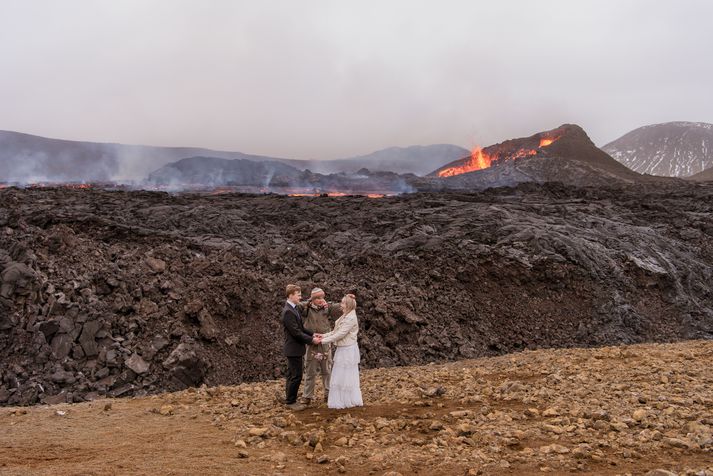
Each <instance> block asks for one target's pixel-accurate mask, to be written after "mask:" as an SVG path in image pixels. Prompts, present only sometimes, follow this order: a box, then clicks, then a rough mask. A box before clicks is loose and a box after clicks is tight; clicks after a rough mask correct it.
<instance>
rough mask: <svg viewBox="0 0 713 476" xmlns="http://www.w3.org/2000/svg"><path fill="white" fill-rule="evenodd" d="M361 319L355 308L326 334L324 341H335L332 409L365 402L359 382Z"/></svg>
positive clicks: (331, 396)
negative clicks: (358, 334)
mask: <svg viewBox="0 0 713 476" xmlns="http://www.w3.org/2000/svg"><path fill="white" fill-rule="evenodd" d="M358 332H359V322H358V321H357V316H356V312H355V311H351V312H349V313H348V314H346V315H344V316H342V317H340V318H339V319H337V321H336V322H335V324H334V330H333V331H332V332H329V333H327V334H324V338H323V339H322V342H323V343H330V342H334V343H335V344H336V346H337V350H336V351H335V353H334V364H333V366H332V377H331V380H330V382H329V398H328V400H327V406H328V407H329V408H335V409H341V408H352V407H361V406H363V405H364V402H363V400H362V396H361V386H360V383H359V362H360V361H361V355H360V353H359V345H358V344H357V333H358Z"/></svg>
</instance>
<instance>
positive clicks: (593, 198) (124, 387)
mask: <svg viewBox="0 0 713 476" xmlns="http://www.w3.org/2000/svg"><path fill="white" fill-rule="evenodd" d="M711 265H713V185H697V184H688V183H677V182H675V183H669V184H649V185H646V184H627V185H624V184H615V186H613V187H608V188H607V187H597V188H593V187H591V188H588V187H582V188H575V187H570V186H565V185H561V184H556V183H549V184H545V185H536V184H521V185H519V186H517V187H515V188H500V189H491V190H487V191H485V192H480V193H441V194H413V195H402V196H397V197H387V198H381V199H369V198H366V197H339V198H326V197H314V198H309V197H287V196H276V195H263V196H259V195H239V194H225V195H216V196H210V195H198V194H180V195H170V194H167V193H159V192H123V191H101V190H74V189H66V188H56V189H16V188H6V189H2V190H0V273H1V274H0V276H1V278H2V287H1V289H0V403H1V404H34V403H38V402H58V401H81V400H84V399H92V398H96V397H97V396H100V395H110V396H122V395H140V394H145V393H154V392H160V391H164V390H170V389H177V388H183V387H185V386H189V385H200V384H202V383H207V384H209V385H212V384H227V383H236V382H241V381H248V380H260V379H268V378H274V377H276V376H279V375H280V374H281V368H282V365H283V360H284V359H283V358H282V356H281V342H282V330H281V327H280V324H279V322H278V313H279V310H280V307H281V303H282V299H283V296H282V292H283V289H284V286H285V285H286V284H288V283H291V282H297V283H299V284H300V285H302V288H303V290H304V292H305V293H306V292H308V291H309V289H310V288H311V287H312V286H313V285H315V284H318V285H320V286H322V287H324V288H325V289H326V291H327V294H328V297H329V298H330V299H332V300H338V299H339V298H340V297H341V295H342V294H343V293H345V292H348V291H352V292H355V293H356V295H357V298H358V306H359V309H358V311H359V316H360V323H361V333H360V345H361V349H362V355H363V364H364V365H365V366H368V367H374V366H392V365H400V364H417V363H425V362H432V361H445V360H452V359H459V358H468V357H475V356H483V355H492V354H500V353H505V352H512V351H518V350H523V349H534V348H540V347H568V346H593V345H603V344H621V343H632V342H644V341H657V342H661V341H673V340H677V339H687V338H710V337H711V336H713V293H712V292H711V291H712V290H711V282H713V280H712V279H711V278H713V276H712V274H713V273H712V271H711V269H712V268H711Z"/></svg>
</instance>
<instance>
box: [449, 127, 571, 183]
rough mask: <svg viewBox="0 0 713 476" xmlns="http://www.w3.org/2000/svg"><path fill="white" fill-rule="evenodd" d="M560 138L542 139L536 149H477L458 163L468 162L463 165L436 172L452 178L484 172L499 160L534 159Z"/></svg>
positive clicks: (526, 147)
mask: <svg viewBox="0 0 713 476" xmlns="http://www.w3.org/2000/svg"><path fill="white" fill-rule="evenodd" d="M557 139H559V137H546V136H545V137H541V138H540V139H539V145H538V146H537V147H536V148H530V147H528V146H523V147H520V148H517V149H515V150H508V149H506V150H504V151H502V152H501V151H497V150H493V149H494V148H496V147H497V146H491V147H488V148H487V149H488V150H484V149H482V148H481V147H475V148H474V149H473V152H471V154H470V157H469V158H466V159H460V160H459V161H456V162H462V161H463V160H466V162H465V163H463V164H462V165H452V166H449V165H450V164H449V165H446V166H445V167H442V168H440V169H439V170H437V171H436V174H437V175H438V177H452V176H454V175H460V174H465V173H468V172H474V171H476V170H483V169H487V168H488V167H490V166H491V165H492V164H493V163H494V162H497V161H499V160H514V159H520V158H523V157H532V156H534V155H537V154H538V152H540V150H541V149H542V148H543V147H547V146H549V145H550V144H552V143H553V142H555V141H556V140H557Z"/></svg>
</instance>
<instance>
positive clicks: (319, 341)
mask: <svg viewBox="0 0 713 476" xmlns="http://www.w3.org/2000/svg"><path fill="white" fill-rule="evenodd" d="M312 343H313V344H321V343H322V338H321V337H318V336H314V337H313V338H312Z"/></svg>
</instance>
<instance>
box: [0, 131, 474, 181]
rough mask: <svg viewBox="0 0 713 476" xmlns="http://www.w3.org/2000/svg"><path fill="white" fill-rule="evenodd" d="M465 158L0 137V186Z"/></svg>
mask: <svg viewBox="0 0 713 476" xmlns="http://www.w3.org/2000/svg"><path fill="white" fill-rule="evenodd" d="M464 153H467V150H466V149H463V148H461V147H458V146H455V145H450V144H435V145H427V146H411V147H391V148H388V149H384V150H379V151H376V152H373V153H370V154H366V155H361V156H356V157H350V158H345V159H334V160H297V159H289V158H280V157H269V156H262V155H254V154H245V153H242V152H232V151H219V150H211V149H205V148H198V147H160V146H144V145H126V144H117V143H102V142H82V141H71V140H63V139H51V138H47V137H41V136H36V135H31V134H24V133H20V132H12V131H0V181H5V182H20V183H36V182H73V181H75V182H109V181H123V180H143V179H145V178H146V177H147V176H148V175H149V174H150V173H152V172H154V171H155V170H157V169H159V168H161V167H163V166H164V165H167V164H169V163H171V162H175V161H178V160H181V159H185V158H191V157H212V158H219V159H239V160H251V161H256V162H263V161H272V162H281V163H284V164H287V165H290V166H292V167H295V168H297V169H300V170H305V169H310V170H311V171H313V172H318V173H325V174H330V173H336V172H356V171H358V170H359V169H361V168H367V169H369V170H372V171H392V172H396V173H416V174H425V173H427V172H428V171H430V170H433V168H435V167H437V166H439V165H440V164H443V163H445V162H449V161H451V160H454V159H455V158H457V157H460V156H462V155H463V154H464Z"/></svg>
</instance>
